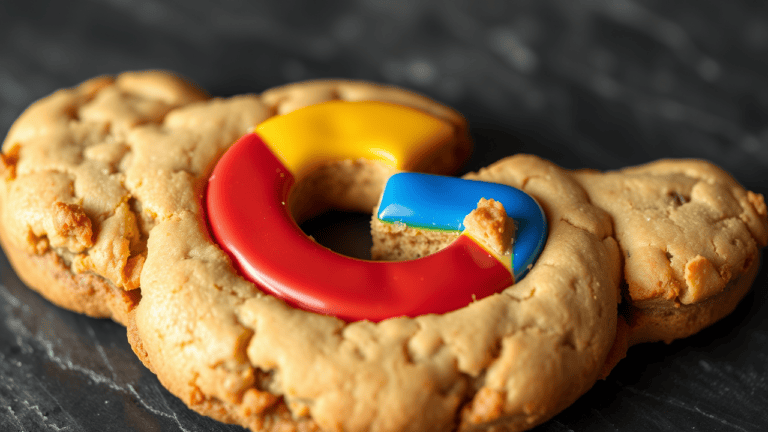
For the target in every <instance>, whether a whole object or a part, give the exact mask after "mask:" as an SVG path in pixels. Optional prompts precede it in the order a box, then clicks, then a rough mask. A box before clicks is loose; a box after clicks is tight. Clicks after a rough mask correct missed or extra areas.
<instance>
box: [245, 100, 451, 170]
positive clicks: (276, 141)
mask: <svg viewBox="0 0 768 432" xmlns="http://www.w3.org/2000/svg"><path fill="white" fill-rule="evenodd" d="M255 132H256V133H257V134H258V135H259V136H260V137H261V139H262V140H264V142H265V143H266V144H267V146H269V147H270V150H272V152H273V153H274V154H275V155H277V157H278V158H279V159H280V161H281V162H282V163H283V165H285V167H286V168H288V170H290V171H291V173H293V175H294V176H296V177H300V176H302V175H303V174H305V173H306V172H307V171H309V170H311V169H313V168H316V167H317V166H318V165H321V164H323V163H327V162H329V161H334V160H341V159H361V158H362V159H368V160H372V161H378V162H383V163H386V164H388V165H390V166H392V167H393V168H396V169H399V170H410V169H413V167H414V166H416V165H417V164H418V162H419V161H420V159H421V158H422V157H423V155H426V154H430V153H431V152H432V151H433V150H436V149H438V148H439V147H440V146H441V145H442V144H444V143H445V142H446V141H449V140H450V139H451V137H452V135H453V127H452V126H451V125H450V124H449V123H447V122H445V121H443V120H440V119H438V118H435V117H433V116H431V115H429V114H426V113H423V112H421V111H418V110H416V109H413V108H409V107H405V106H402V105H396V104H391V103H385V102H374V101H360V102H348V101H331V102H325V103H321V104H317V105H310V106H308V107H305V108H301V109H298V110H296V111H293V112H290V113H288V114H283V115H280V116H276V117H272V118H271V119H269V120H267V121H265V122H264V123H261V124H260V125H259V126H257V127H256V129H255Z"/></svg>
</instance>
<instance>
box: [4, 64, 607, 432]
mask: <svg viewBox="0 0 768 432" xmlns="http://www.w3.org/2000/svg"><path fill="white" fill-rule="evenodd" d="M335 98H341V99H347V100H360V99H374V100H383V101H390V102H397V103H401V104H405V105H409V106H412V107H415V108H417V109H421V110H423V111H425V112H428V113H431V114H432V115H434V116H436V117H438V118H440V119H442V120H443V121H446V122H448V123H450V124H452V125H453V126H454V129H455V133H456V139H455V140H454V142H453V143H452V146H453V147H450V146H449V147H448V148H446V149H445V151H443V152H441V154H440V155H439V156H438V157H436V158H433V159H432V160H430V161H428V162H429V164H430V165H431V166H430V167H428V168H431V169H432V170H433V172H434V171H437V172H448V171H450V170H451V169H454V168H456V165H457V163H458V162H460V161H461V160H462V158H461V156H462V155H466V152H467V150H468V140H467V138H466V136H467V134H466V128H465V125H464V122H463V120H462V119H461V117H460V116H458V114H456V113H455V112H453V111H452V110H450V109H448V108H445V107H442V106H440V105H438V104H436V103H434V102H432V101H430V100H428V99H426V98H423V97H420V96H417V95H414V94H412V93H409V92H405V91H402V90H397V89H393V88H389V87H382V86H376V85H370V84H364V83H354V82H340V81H328V82H319V83H309V84H298V85H292V86H287V87H284V88H278V89H274V90H270V91H268V92H266V93H264V94H262V95H245V96H237V97H233V98H229V99H209V98H208V97H207V96H205V95H204V94H203V93H202V92H200V91H199V90H197V89H196V88H195V87H193V86H191V85H189V84H186V83H185V82H184V81H182V80H179V79H177V78H175V77H173V76H170V75H167V74H162V73H130V74H124V75H121V76H119V77H117V78H101V79H96V80H92V81H89V82H86V83H85V84H83V85H81V86H79V87H76V88H74V89H70V90H62V91H60V92H57V93H55V94H54V95H52V96H51V97H49V98H46V99H43V100H42V101H40V102H38V103H37V104H35V105H33V106H32V107H30V108H29V110H28V111H27V112H26V113H25V114H24V115H23V116H22V117H21V118H20V119H19V121H17V123H16V124H15V125H14V127H13V128H12V130H11V132H10V133H9V135H8V137H7V139H6V141H5V143H4V146H3V159H2V167H3V188H2V192H0V194H2V195H0V205H1V206H2V208H1V209H0V215H2V216H1V217H2V229H0V233H1V234H2V237H3V243H4V246H5V247H6V250H7V251H8V255H9V256H10V257H11V259H12V261H14V264H17V268H18V269H19V273H20V275H21V276H22V278H24V279H25V280H26V281H28V283H29V284H30V285H31V286H32V287H34V288H35V289H38V290H39V291H41V292H43V293H44V294H45V295H47V296H48V297H49V298H51V299H53V300H54V301H56V302H57V303H58V304H61V305H63V306H65V307H69V308H71V309H74V310H77V311H80V312H86V313H89V314H91V315H94V316H108V317H109V316H111V317H113V318H114V319H116V320H118V321H121V322H123V323H127V325H128V335H129V340H130V342H131V345H132V347H133V348H134V351H135V352H136V353H137V354H138V355H139V357H140V358H141V359H142V361H143V362H144V363H145V364H146V365H147V366H148V367H149V368H150V369H151V370H152V371H153V372H155V373H156V374H157V376H158V378H159V379H160V381H161V382H162V383H163V384H164V385H165V386H166V387H167V388H168V389H169V390H170V391H171V392H172V393H174V394H175V395H177V396H178V397H180V398H181V399H182V400H183V401H184V402H185V403H186V404H187V405H189V406H190V407H191V408H192V409H194V410H196V411H198V412H200V413H203V414H206V415H209V416H212V417H214V418H216V419H219V420H221V421H225V422H231V423H239V424H242V425H244V426H247V427H250V428H251V429H253V430H316V429H324V430H350V431H354V430H359V431H363V430H366V431H368V430H370V431H376V430H380V431H385V430H386V431H389V430H451V429H459V430H473V429H481V430H482V429H488V428H494V427H501V426H502V425H503V426H504V427H506V428H508V429H510V430H522V429H527V428H530V427H532V426H533V425H535V424H538V423H540V422H542V421H544V420H546V419H547V418H549V417H551V416H552V415H554V414H555V413H557V412H558V411H560V410H562V409H563V408H565V407H566V406H567V405H569V404H570V403H572V402H573V401H574V400H575V399H576V398H577V397H578V396H580V395H581V394H582V393H584V392H585V391H586V390H587V389H588V388H590V387H591V386H592V384H593V383H594V380H595V379H596V378H597V376H598V373H599V371H600V368H601V366H602V365H603V363H604V362H605V358H606V356H607V353H608V350H609V349H610V347H611V344H612V342H613V338H614V333H615V325H616V303H617V298H618V289H617V287H618V280H619V264H618V263H619V256H618V248H617V245H616V243H615V241H614V240H613V237H612V233H611V226H610V223H609V219H608V217H607V215H605V214H604V213H603V212H602V211H600V210H599V209H597V208H596V207H594V206H592V205H590V204H589V203H588V202H587V196H586V193H585V192H584V191H583V190H582V189H581V188H580V187H579V185H578V184H577V183H575V182H574V181H573V180H572V179H571V178H570V177H569V176H568V175H567V173H565V172H564V171H562V170H561V169H559V168H558V167H556V166H554V165H553V164H551V163H548V162H545V161H543V160H541V159H538V158H535V157H515V158H510V159H507V160H504V161H502V162H499V163H498V164H495V165H494V166H492V167H490V168H488V169H486V170H483V171H481V172H479V173H477V174H474V175H472V176H470V177H473V178H476V179H482V180H486V181H494V182H500V183H505V184H509V185H512V186H515V187H518V188H522V189H524V190H525V191H526V192H528V193H529V194H531V195H532V196H533V197H535V198H536V199H537V200H538V201H539V202H540V203H541V205H542V207H543V208H544V209H545V211H546V213H547V217H548V221H549V224H550V227H551V228H550V240H549V242H548V243H547V245H546V247H545V249H544V251H543V252H542V254H541V256H540V258H539V260H538V263H537V264H536V266H535V267H534V268H533V269H532V270H531V272H530V273H529V274H528V276H526V278H525V279H524V280H523V281H522V282H521V283H520V284H517V285H514V286H512V287H510V288H509V289H507V290H505V291H504V292H502V293H499V294H497V295H493V296H490V297H488V298H485V299H483V300H481V301H476V302H473V303H471V304H469V305H467V306H466V307H464V308H462V309H460V310H456V311H454V312H451V313H448V314H444V315H424V316H419V317H416V318H394V319H389V320H385V321H382V322H380V323H371V322H368V321H359V322H353V323H347V322H344V321H341V320H339V319H336V318H334V317H329V316H324V315H318V314H314V313H310V312H305V311H302V310H297V309H294V308H291V307H289V306H287V305H285V304H284V303H283V302H281V301H279V300H277V299H275V298H273V297H270V296H268V295H264V294H263V293H261V292H260V291H259V289H258V287H256V286H254V285H253V284H252V283H250V282H248V281H246V280H244V279H243V278H241V277H240V276H239V275H238V274H237V272H236V271H235V270H234V268H233V266H232V262H231V260H230V258H229V257H228V256H227V255H226V254H225V253H224V252H222V250H221V249H220V248H219V247H218V246H217V245H216V244H214V243H213V242H212V240H211V237H210V236H209V234H208V230H207V226H206V221H205V217H204V215H203V212H202V209H201V206H200V197H201V196H202V190H203V188H204V186H205V183H206V180H207V176H208V174H209V173H210V170H211V168H212V167H213V165H214V164H215V162H216V161H217V160H218V157H219V156H220V155H221V154H223V152H224V151H225V150H226V148H227V147H228V146H229V145H230V144H231V143H232V142H234V140H235V139H236V138H237V137H239V136H240V135H242V134H243V133H245V132H247V131H248V130H249V129H250V128H252V127H253V126H254V125H256V124H258V123H259V122H261V121H263V120H264V119H266V118H268V117H269V116H272V115H275V114H279V113H285V112H289V111H290V110H292V109H296V108H299V107H301V106H304V105H306V104H310V103H317V102H321V101H323V100H331V99H335ZM340 166H345V165H340ZM435 167H437V168H435ZM342 171H343V170H342ZM355 171H356V170H355V169H349V171H348V172H355ZM344 172H347V171H344ZM308 178H310V179H312V178H313V177H312V176H309V177H308ZM372 181H373V180H372ZM374 182H375V181H374ZM368 183H370V182H368ZM352 186H354V183H352ZM352 186H344V188H347V187H352ZM382 186H383V184H382ZM342 195H343V194H342ZM333 204H334V205H335V203H333ZM310 210H311V209H310ZM307 211H309V210H307ZM88 221H90V226H89V225H88ZM78 290H79V291H78ZM73 299H74V300H73ZM543 383H546V384H543Z"/></svg>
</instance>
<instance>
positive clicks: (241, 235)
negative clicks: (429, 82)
mask: <svg viewBox="0 0 768 432" xmlns="http://www.w3.org/2000/svg"><path fill="white" fill-rule="evenodd" d="M425 116H426V118H425ZM338 117H343V118H338ZM450 133H452V131H451V129H450V127H449V126H448V125H446V124H444V123H443V122H441V121H439V120H436V119H434V118H432V117H431V116H428V115H426V114H423V113H421V112H418V111H415V110H412V109H409V108H403V107H400V106H397V105H392V104H385V103H378V102H375V103H374V102H329V103H324V104H319V105H315V106H310V107H307V108H303V109H300V110H297V111H294V112H292V113H290V114H286V115H282V116H278V117H274V118H273V119H271V120H269V121H267V122H265V123H264V124H262V125H260V126H259V127H257V128H256V129H255V133H251V134H248V135H246V136H244V137H243V138H241V139H240V140H239V141H238V142H237V143H235V144H234V145H233V146H232V147H231V148H230V149H229V150H228V151H227V152H226V153H225V154H224V156H223V157H222V158H221V160H220V161H219V163H218V164H217V166H216V167H215V169H214V171H213V174H212V175H211V177H210V179H209V184H208V191H207V195H206V210H207V212H208V219H209V222H210V226H211V230H212V233H213V236H214V237H215V238H216V241H217V242H218V244H219V245H220V246H221V247H222V248H223V249H224V250H225V251H226V252H228V253H229V254H230V256H232V258H233V261H234V263H235V265H236V266H237V267H238V268H239V269H240V271H241V273H242V274H243V275H244V276H246V277H247V278H248V279H250V280H251V281H253V282H255V283H256V284H258V285H259V286H261V287H262V289H263V290H264V291H266V292H268V293H270V294H272V295H274V296H276V297H278V298H281V299H284V300H285V301H286V302H288V303H290V304H292V305H295V306H297V307H300V308H303V309H305V310H309V311H313V312H317V313H322V314H329V315H334V316H337V317H339V318H342V319H346V320H362V319H368V320H373V321H379V320H383V319H386V318H390V317H396V316H416V315H421V314H427V313H445V312H449V311H452V310H455V309H458V308H461V307H464V306H466V305H467V304H469V303H470V302H472V301H474V300H476V299H481V298H483V297H486V296H488V295H491V294H494V293H497V292H499V291H501V290H503V289H504V288H506V287H508V286H509V285H511V284H512V283H514V279H513V276H512V274H511V273H510V271H509V268H508V266H505V265H504V264H503V263H502V262H500V261H499V260H498V259H497V258H495V257H494V256H493V255H492V254H490V253H489V252H488V251H486V250H485V249H484V248H483V247H481V246H480V245H478V243H476V242H475V241H473V240H472V239H470V238H469V237H468V236H460V238H459V239H458V240H457V241H455V242H453V243H452V244H451V245H450V246H449V247H447V248H445V249H444V250H442V251H440V252H438V253H436V254H433V255H430V256H428V257H425V258H421V259H417V260H412V261H402V262H374V261H365V260H359V259H354V258H350V257H347V256H343V255H340V254H337V253H335V252H333V251H331V250H329V249H326V248H325V247H323V246H321V245H319V244H317V243H316V242H314V241H313V240H312V239H310V238H309V237H308V236H307V235H306V234H304V232H303V231H302V230H301V229H300V228H299V226H298V225H297V224H296V222H295V221H294V219H293V217H292V215H291V214H290V210H289V209H288V207H287V205H286V203H288V202H289V194H290V193H291V190H292V187H293V185H294V184H295V182H296V180H297V178H298V176H300V175H302V174H303V173H305V172H307V171H308V170H310V169H311V168H313V166H314V165H316V164H319V163H322V162H327V161H329V160H334V159H340V158H360V157H362V158H366V159H373V160H377V161H382V162H384V163H387V164H390V165H391V166H393V167H396V168H400V169H407V168H408V167H410V166H413V164H414V163H415V162H416V161H417V160H418V157H419V155H423V154H425V152H426V151H430V150H431V149H435V148H438V147H435V146H439V145H440V143H441V142H442V140H445V139H449V137H450V135H446V134H450ZM313 135H318V136H313ZM320 135H322V136H320ZM356 137H359V138H360V139H356ZM360 143H364V144H362V145H361V144H360ZM425 149H426V150H425ZM475 204H476V202H475ZM473 208H474V207H473ZM470 210H471V209H470ZM467 213H468V212H467ZM446 269H450V271H446Z"/></svg>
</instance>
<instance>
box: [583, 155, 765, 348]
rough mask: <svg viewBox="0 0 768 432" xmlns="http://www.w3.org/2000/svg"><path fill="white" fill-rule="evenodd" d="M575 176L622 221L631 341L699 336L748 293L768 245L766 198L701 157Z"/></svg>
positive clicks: (619, 232) (618, 227) (617, 223)
mask: <svg viewBox="0 0 768 432" xmlns="http://www.w3.org/2000/svg"><path fill="white" fill-rule="evenodd" d="M575 177H576V178H577V179H578V181H579V182H580V183H581V184H582V185H583V186H584V188H585V189H586V190H587V192H588V193H589V197H590V200H591V201H592V203H593V204H595V205H597V206H598V207H600V208H602V209H604V210H605V211H607V212H608V213H609V214H610V215H611V217H612V219H613V223H614V231H615V235H616V239H617V241H618V242H619V246H620V248H621V251H622V255H623V258H624V280H625V284H624V293H623V294H624V299H625V301H626V304H625V305H624V306H623V309H624V310H625V318H626V320H627V323H628V325H629V329H628V334H627V338H628V339H627V344H628V345H633V344H636V343H641V342H651V341H659V340H663V341H666V342H670V341H672V340H674V339H678V338H683V337H686V336H689V335H691V334H693V333H696V332H698V331H699V330H701V329H702V328H704V327H706V326H708V325H710V324H712V323H714V322H715V321H717V320H719V319H720V318H722V317H724V316H725V315H727V314H729V313H730V312H731V311H732V310H733V309H734V308H735V307H736V305H737V303H738V302H739V300H741V298H742V297H744V295H745V294H746V293H747V292H748V290H749V288H750V286H751V284H752V281H753V280H754V278H755V276H756V274H757V269H758V267H759V262H760V249H761V248H762V247H764V246H765V245H766V243H768V219H767V218H766V206H765V202H764V200H763V196H762V195H759V194H755V193H752V192H750V191H747V190H745V189H744V188H743V187H742V186H741V185H739V184H738V183H737V182H736V180H734V179H733V178H732V177H731V176H730V175H728V174H727V173H726V172H725V171H723V170H722V169H720V168H718V167H716V166H714V165H712V164H711V163H708V162H704V161H695V160H662V161H658V162H653V163H650V164H647V165H642V166H638V167H632V168H626V169H623V170H620V171H616V172H609V173H605V174H601V173H597V172H594V171H586V170H585V171H579V172H576V173H575Z"/></svg>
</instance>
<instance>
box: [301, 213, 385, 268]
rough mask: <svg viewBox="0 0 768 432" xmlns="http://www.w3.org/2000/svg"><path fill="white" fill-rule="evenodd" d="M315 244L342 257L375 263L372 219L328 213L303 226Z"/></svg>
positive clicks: (364, 216) (355, 214)
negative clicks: (372, 257) (373, 257)
mask: <svg viewBox="0 0 768 432" xmlns="http://www.w3.org/2000/svg"><path fill="white" fill-rule="evenodd" d="M299 227H300V228H301V230H302V231H304V233H305V234H306V235H308V236H309V237H311V238H312V239H313V240H315V242H317V243H318V244H320V245H322V246H323V247H325V248H328V249H330V250H332V251H334V252H336V253H338V254H341V255H344V256H348V257H350V258H356V259H360V260H366V261H373V260H372V259H371V247H372V246H373V239H372V238H371V215H370V214H368V213H358V212H348V211H341V210H328V211H325V212H323V213H321V214H319V215H317V216H314V217H311V218H309V219H307V220H306V221H304V222H303V223H302V224H300V225H299Z"/></svg>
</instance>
